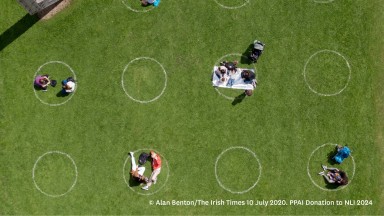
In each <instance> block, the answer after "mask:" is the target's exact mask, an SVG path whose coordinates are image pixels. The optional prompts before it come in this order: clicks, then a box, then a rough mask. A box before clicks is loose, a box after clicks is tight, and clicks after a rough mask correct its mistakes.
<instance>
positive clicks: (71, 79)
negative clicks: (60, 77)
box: [67, 77, 75, 82]
mask: <svg viewBox="0 0 384 216" xmlns="http://www.w3.org/2000/svg"><path fill="white" fill-rule="evenodd" d="M67 81H68V82H75V79H73V77H68V78H67Z"/></svg>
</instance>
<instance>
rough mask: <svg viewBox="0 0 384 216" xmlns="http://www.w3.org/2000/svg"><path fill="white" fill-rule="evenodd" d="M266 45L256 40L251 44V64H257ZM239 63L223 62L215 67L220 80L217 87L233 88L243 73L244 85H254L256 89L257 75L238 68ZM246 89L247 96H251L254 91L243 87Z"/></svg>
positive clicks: (248, 70)
mask: <svg viewBox="0 0 384 216" xmlns="http://www.w3.org/2000/svg"><path fill="white" fill-rule="evenodd" d="M264 46H265V44H264V43H263V42H261V41H258V40H255V41H254V42H253V44H251V47H252V49H251V50H249V51H248V54H247V58H248V60H249V62H252V63H257V60H258V59H259V57H260V56H261V54H262V53H263V51H264ZM237 64H238V61H233V62H228V61H223V62H221V63H220V66H219V67H217V69H216V67H215V70H214V74H215V75H216V76H217V77H218V78H219V80H218V83H214V86H216V87H232V86H233V85H234V83H235V81H236V78H238V77H239V76H238V75H239V73H241V79H243V83H244V84H252V86H253V88H252V89H254V88H256V85H257V81H256V75H255V73H254V72H253V71H252V70H250V69H243V70H241V69H239V68H237ZM241 89H245V92H244V93H245V95H247V96H251V95H252V94H253V90H252V89H249V87H241Z"/></svg>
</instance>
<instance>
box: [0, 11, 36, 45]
mask: <svg viewBox="0 0 384 216" xmlns="http://www.w3.org/2000/svg"><path fill="white" fill-rule="evenodd" d="M39 20H40V18H39V17H38V16H37V15H29V14H25V15H24V16H23V17H22V18H21V19H20V20H19V21H17V22H16V23H15V24H13V25H12V26H11V27H9V28H8V29H7V30H6V31H5V32H3V33H2V34H1V35H0V52H1V51H2V50H3V49H5V48H6V47H7V46H8V45H10V44H11V43H13V42H14V41H15V40H17V38H19V37H20V36H21V35H23V34H24V33H25V32H26V31H28V29H30V28H31V27H32V26H33V25H34V24H35V23H37V22H38V21H39Z"/></svg>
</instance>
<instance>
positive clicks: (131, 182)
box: [128, 174, 141, 187]
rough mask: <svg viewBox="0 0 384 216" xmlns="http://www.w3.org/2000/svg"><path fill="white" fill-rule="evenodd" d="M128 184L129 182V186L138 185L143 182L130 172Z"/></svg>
mask: <svg viewBox="0 0 384 216" xmlns="http://www.w3.org/2000/svg"><path fill="white" fill-rule="evenodd" d="M128 184H129V187H138V186H140V185H141V183H140V182H138V181H136V180H135V179H134V178H133V176H132V175H131V174H129V181H128Z"/></svg>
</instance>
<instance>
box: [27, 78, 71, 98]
mask: <svg viewBox="0 0 384 216" xmlns="http://www.w3.org/2000/svg"><path fill="white" fill-rule="evenodd" d="M34 85H35V87H36V88H37V89H41V90H42V91H48V86H49V85H51V86H52V87H55V86H56V80H50V78H49V75H48V74H45V75H38V76H36V78H35V81H34ZM75 88H76V82H75V80H74V79H73V78H72V77H68V78H67V79H65V80H63V81H62V90H61V93H62V94H63V95H66V94H69V93H72V92H74V91H75Z"/></svg>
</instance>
